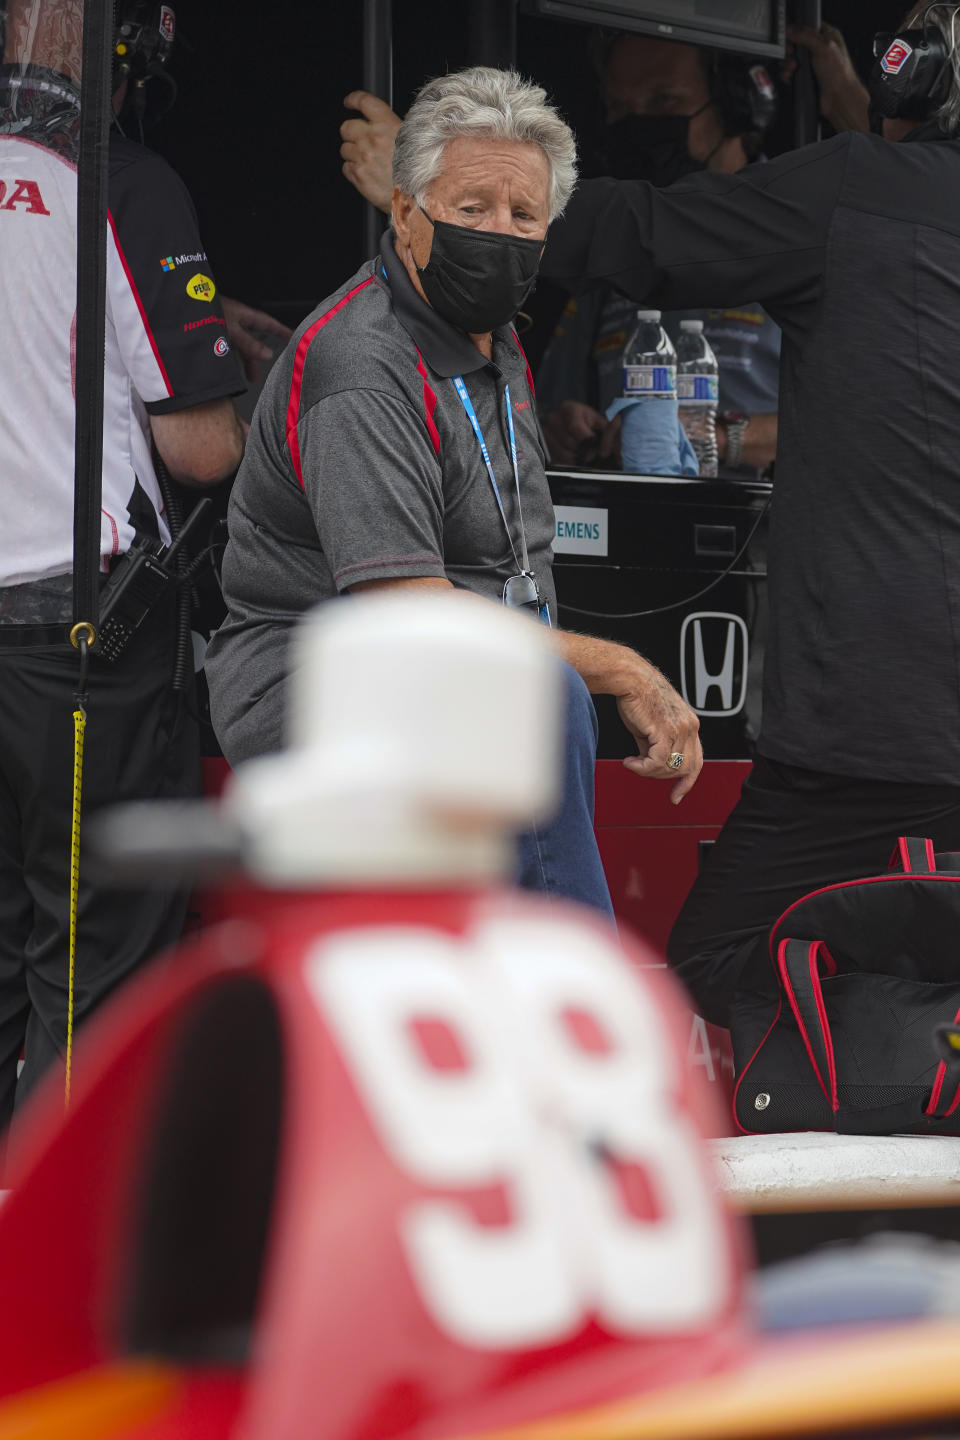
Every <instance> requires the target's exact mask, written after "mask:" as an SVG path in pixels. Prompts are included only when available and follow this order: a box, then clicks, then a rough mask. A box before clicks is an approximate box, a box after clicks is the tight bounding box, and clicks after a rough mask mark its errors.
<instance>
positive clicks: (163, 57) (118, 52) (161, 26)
mask: <svg viewBox="0 0 960 1440" xmlns="http://www.w3.org/2000/svg"><path fill="white" fill-rule="evenodd" d="M116 17H117V18H116V26H115V29H114V36H113V72H114V78H115V80H116V81H120V80H124V79H129V80H131V81H133V82H134V83H137V82H141V81H144V80H147V79H148V78H149V77H150V76H154V75H157V74H158V73H161V74H162V73H163V71H162V67H163V66H165V65H166V63H167V61H168V60H169V59H170V52H171V51H172V49H173V40H174V35H175V34H176V28H177V19H176V15H175V13H174V10H173V7H172V6H171V5H163V4H154V3H153V0H120V3H119V4H118V5H117V11H116Z"/></svg>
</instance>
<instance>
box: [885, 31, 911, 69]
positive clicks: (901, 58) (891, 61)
mask: <svg viewBox="0 0 960 1440" xmlns="http://www.w3.org/2000/svg"><path fill="white" fill-rule="evenodd" d="M912 54H913V46H912V45H908V44H907V42H906V41H905V40H894V42H893V44H892V45H891V46H890V49H889V50H888V51H887V53H886V55H884V57H883V59H882V60H881V61H880V64H881V66H882V67H883V69H884V70H886V72H887V74H888V75H899V74H900V71H901V70H902V69H903V67H904V65H906V63H907V61H908V60H909V59H910V56H911V55H912Z"/></svg>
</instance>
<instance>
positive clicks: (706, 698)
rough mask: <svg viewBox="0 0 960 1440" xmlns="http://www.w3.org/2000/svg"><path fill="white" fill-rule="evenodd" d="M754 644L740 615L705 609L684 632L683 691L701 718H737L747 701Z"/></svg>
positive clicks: (690, 619) (688, 622) (689, 619)
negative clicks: (714, 716) (748, 678)
mask: <svg viewBox="0 0 960 1440" xmlns="http://www.w3.org/2000/svg"><path fill="white" fill-rule="evenodd" d="M749 653H750V642H749V638H748V636H747V627H746V624H745V622H744V621H743V620H741V618H740V616H739V615H727V614H724V613H722V612H721V611H718V610H701V611H700V612H698V614H696V615H688V616H687V618H686V620H684V622H683V627H682V629H681V631H680V688H681V689H682V691H683V698H684V700H686V702H687V704H688V705H689V706H690V707H691V708H692V709H693V710H695V711H696V712H697V714H698V715H736V714H737V713H738V712H739V711H740V710H742V709H743V702H744V701H745V700H746V698H747V661H748V658H749Z"/></svg>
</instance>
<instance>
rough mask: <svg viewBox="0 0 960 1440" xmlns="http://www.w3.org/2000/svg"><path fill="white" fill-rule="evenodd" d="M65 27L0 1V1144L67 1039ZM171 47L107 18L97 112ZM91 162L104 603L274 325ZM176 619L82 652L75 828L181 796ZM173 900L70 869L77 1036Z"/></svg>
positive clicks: (124, 143) (141, 169)
mask: <svg viewBox="0 0 960 1440" xmlns="http://www.w3.org/2000/svg"><path fill="white" fill-rule="evenodd" d="M82 20H83V6H82V3H80V0H77V3H71V0H9V3H8V4H7V5H6V6H3V5H0V31H2V32H3V34H2V39H0V43H2V45H3V53H2V59H3V64H2V65H0V253H2V255H3V261H2V264H0V330H2V333H3V341H4V350H5V353H6V355H7V363H6V364H5V365H4V367H3V371H2V376H0V507H2V515H3V519H2V524H0V1130H2V1128H3V1126H4V1125H5V1123H6V1122H7V1121H8V1120H9V1118H10V1115H11V1113H12V1110H13V1104H14V1096H15V1092H16V1096H17V1098H19V1097H20V1096H21V1095H22V1094H23V1093H25V1091H26V1090H28V1089H29V1088H30V1087H31V1086H32V1085H33V1083H34V1082H35V1081H36V1080H37V1079H38V1077H39V1076H40V1075H41V1074H42V1073H43V1072H44V1071H45V1070H46V1069H47V1067H48V1066H49V1065H50V1064H51V1063H53V1062H54V1061H55V1060H56V1058H57V1056H58V1054H61V1053H62V1051H63V1048H64V1044H65V1039H66V1024H67V973H68V972H67V957H68V949H69V947H68V935H69V890H70V886H69V877H70V853H71V852H70V841H71V817H72V806H71V796H72V786H73V756H74V742H73V721H72V711H73V708H74V705H73V701H72V692H73V690H74V687H75V685H76V680H77V654H76V651H75V650H73V648H72V647H71V645H70V644H69V643H68V640H67V633H68V631H69V628H70V622H71V616H72V588H73V574H72V570H73V526H72V515H73V468H74V421H75V390H74V385H75V375H74V370H75V368H76V364H75V360H76V357H75V337H76V319H77V317H76V280H75V276H76V244H77V238H76V228H77V226H76V206H77V181H76V160H77V154H78V131H79V114H80V95H79V89H78V82H79V76H80V63H81V38H82ZM172 39H173V12H172V10H171V9H170V7H169V6H167V5H156V4H142V3H140V0H127V3H125V4H123V5H121V7H120V13H119V15H118V28H117V31H116V39H115V43H116V46H117V57H118V63H117V66H116V70H115V84H116V89H115V96H114V105H115V108H119V107H120V105H121V102H122V100H123V97H124V93H125V91H126V90H127V88H128V85H129V83H130V82H131V81H132V82H133V84H134V85H135V86H136V85H137V83H138V82H144V83H145V82H146V81H147V80H151V79H152V78H153V76H154V74H155V73H156V67H158V66H162V65H163V64H164V63H165V60H166V54H167V51H168V50H169V48H170V45H171V44H172ZM121 47H122V50H121ZM151 67H154V68H151ZM140 94H141V97H142V98H145V97H143V94H142V90H141V92H140ZM108 167H109V175H108V207H109V225H108V235H107V237H106V243H107V284H106V329H105V356H104V444H103V463H102V499H101V505H102V510H101V526H100V537H99V538H100V555H101V561H100V570H101V575H102V584H104V585H105V584H107V583H108V577H109V574H110V571H111V568H112V567H113V566H115V565H116V564H118V563H119V562H121V561H122V557H123V556H124V555H125V553H126V552H127V551H128V550H129V549H130V547H131V545H133V544H134V543H135V542H137V541H152V542H164V543H169V540H170V531H169V528H168V525H169V511H168V508H167V505H166V504H165V499H164V495H163V494H162V492H161V486H160V483H159V481H158V473H157V472H158V466H157V464H156V462H155V458H154V452H155V453H156V454H158V455H159V456H160V457H161V459H162V460H163V462H164V463H165V465H166V467H167V469H168V470H169V472H170V474H171V475H172V476H173V478H174V479H175V480H177V481H180V482H181V483H183V484H185V485H189V486H195V487H207V486H212V485H216V484H217V483H218V482H220V481H221V480H224V479H226V478H227V477H228V476H229V475H231V474H232V473H233V472H234V471H235V470H236V468H237V466H238V465H239V463H240V459H241V455H242V453H243V445H244V427H243V424H242V422H241V420H240V419H239V417H238V415H237V413H236V410H235V409H234V405H233V399H232V397H233V396H235V395H237V394H239V393H241V392H242V391H243V389H244V384H243V377H242V375H241V373H240V369H239V366H238V365H237V361H236V356H235V355H234V354H233V353H232V345H231V339H228V338H227V336H228V335H229V336H231V338H233V337H236V336H237V331H238V327H239V330H240V332H241V334H240V336H239V339H240V343H239V345H238V347H237V348H238V350H239V351H240V352H241V353H242V354H243V355H244V359H245V361H246V362H247V364H248V366H249V365H252V364H255V363H256V361H257V359H258V356H257V354H256V353H255V351H253V350H252V349H251V348H250V345H248V344H247V340H248V338H249V340H250V341H251V342H252V343H253V344H254V345H255V344H256V343H257V342H256V337H255V336H250V337H248V336H247V335H246V327H247V326H249V325H254V326H255V327H256V328H257V329H261V328H263V327H264V325H265V324H271V323H274V322H270V321H269V317H267V316H262V315H260V314H259V312H256V311H250V310H249V308H248V307H246V306H240V307H239V315H238V316H237V317H236V323H235V324H234V323H232V322H231V320H230V318H229V317H228V315H227V314H226V313H225V312H224V310H222V309H221V297H220V295H219V293H218V292H217V287H216V283H215V280H214V277H213V273H212V270H211V267H210V264H209V261H208V259H207V256H206V254H205V252H204V247H203V244H202V241H201V239H200V235H199V231H198V228H197V219H196V214H195V212H194V209H193V205H192V202H191V200H190V196H189V195H188V194H187V191H186V189H185V188H184V186H183V184H182V182H181V181H180V180H179V178H178V177H177V176H176V175H175V174H174V173H173V171H172V170H171V169H170V168H169V166H167V165H166V164H165V162H164V161H162V160H161V159H160V158H159V156H157V155H154V154H152V153H151V152H150V151H148V150H146V149H144V148H143V146H141V145H139V144H136V143H135V142H134V141H132V140H130V139H127V138H126V137H125V136H124V135H123V134H122V133H120V132H119V131H118V130H117V129H116V128H115V129H114V130H113V131H112V132H111V137H110V146H109V160H108ZM277 328H278V330H279V332H280V336H283V335H285V334H286V333H288V332H286V330H285V327H277ZM174 618H175V617H174V614H173V607H172V606H171V605H169V604H167V605H165V606H164V605H160V606H158V607H157V608H156V609H155V610H154V611H153V612H152V613H151V614H150V615H149V616H148V617H147V619H146V620H145V621H144V623H143V624H142V626H141V627H140V629H138V630H137V632H136V635H135V637H134V639H133V641H132V642H131V643H130V645H129V646H128V647H127V649H126V650H125V651H124V653H123V654H122V655H121V656H120V657H119V659H118V660H117V662H116V663H115V664H114V663H111V662H110V661H108V660H107V659H105V658H104V657H103V656H102V655H101V654H98V653H94V654H92V655H91V657H90V670H89V676H88V695H89V728H88V730H87V737H86V746H85V754H84V767H83V804H84V815H85V816H88V815H89V814H91V813H92V812H93V811H94V810H95V809H97V808H98V807H99V806H101V805H104V804H109V803H113V802H115V801H119V800H124V799H131V800H133V799H151V798H157V797H181V796H188V795H195V794H197V793H198V791H199V781H200V758H199V743H198V738H197V733H196V727H195V725H194V722H193V720H192V718H191V717H190V715H189V714H188V713H187V709H186V706H185V703H184V702H185V695H184V692H183V690H182V689H181V690H179V691H176V690H175V688H174V686H173V684H172V679H173V670H174V655H175V639H174ZM186 904H187V895H186V893H185V892H183V891H181V890H176V891H173V890H163V889H159V890H156V891H150V892H144V893H139V892H134V891H116V890H112V889H107V888H105V887H104V886H101V885H96V884H93V883H92V882H91V880H90V879H89V877H88V875H87V871H86V867H85V865H84V864H82V863H81V868H80V887H79V911H78V925H77V950H76V1006H75V1013H76V1018H77V1021H78V1022H80V1021H83V1020H84V1019H85V1018H86V1016H87V1015H88V1014H89V1013H90V1012H91V1011H92V1010H93V1009H94V1008H95V1006H96V1005H97V1004H98V1003H99V1002H100V1001H101V1000H102V999H103V998H104V997H105V996H106V995H107V994H108V993H109V992H110V991H112V990H113V989H114V988H115V987H116V986H117V985H118V984H119V983H120V982H121V981H122V980H123V979H124V978H125V977H126V976H127V975H128V974H129V973H130V972H131V971H133V970H134V969H136V968H137V967H138V966H139V965H141V964H142V963H143V962H144V961H145V960H146V959H148V958H149V957H150V956H151V955H152V954H154V953H155V952H156V951H157V950H158V949H161V948H163V947H164V946H165V945H168V944H170V943H172V942H173V941H175V940H176V939H177V937H178V935H179V932H180V929H181V926H182V924H183V918H184V914H185V911H186ZM21 1045H24V1053H25V1060H24V1069H23V1073H22V1076H21V1078H20V1081H19V1082H18V1081H17V1062H18V1057H19V1055H20V1050H21Z"/></svg>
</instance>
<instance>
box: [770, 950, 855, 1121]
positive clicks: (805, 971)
mask: <svg viewBox="0 0 960 1440" xmlns="http://www.w3.org/2000/svg"><path fill="white" fill-rule="evenodd" d="M821 965H822V966H823V967H824V969H825V970H826V972H827V974H828V975H836V973H837V965H836V961H835V960H834V958H833V956H832V955H831V954H830V951H829V950H828V949H827V947H826V945H825V944H824V943H823V941H822V940H781V941H780V944H779V946H778V947H777V972H778V974H779V976H780V984H781V985H782V987H783V991H784V994H785V995H786V997H787V1000H788V1002H789V1004H790V1009H791V1010H792V1011H793V1018H794V1020H796V1022H797V1029H798V1030H799V1031H800V1036H801V1038H802V1040H803V1043H804V1046H805V1047H806V1051H807V1054H808V1056H809V1057H810V1064H811V1065H812V1066H813V1073H814V1074H815V1075H816V1077H817V1082H818V1084H819V1086H820V1089H821V1090H822V1091H823V1093H824V1096H825V1098H826V1101H827V1104H828V1105H829V1106H830V1109H831V1111H832V1112H833V1114H834V1115H836V1113H837V1111H838V1110H839V1108H840V1102H839V1101H838V1099H837V1067H836V1063H835V1060H834V1054H833V1036H832V1035H831V1033H830V1022H829V1020H828V1019H827V1007H826V1005H825V1004H824V1003H823V989H822V987H821V984H820V967H821Z"/></svg>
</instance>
